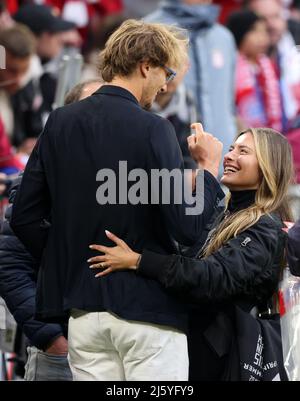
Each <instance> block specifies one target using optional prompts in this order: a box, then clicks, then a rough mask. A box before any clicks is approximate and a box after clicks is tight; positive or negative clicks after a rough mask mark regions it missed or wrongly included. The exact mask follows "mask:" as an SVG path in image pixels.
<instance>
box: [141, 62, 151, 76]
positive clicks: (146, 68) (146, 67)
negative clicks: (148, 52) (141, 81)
mask: <svg viewBox="0 0 300 401" xmlns="http://www.w3.org/2000/svg"><path fill="white" fill-rule="evenodd" d="M149 72H150V64H149V63H148V62H146V61H143V62H141V63H140V73H141V75H142V77H143V78H148V75H149Z"/></svg>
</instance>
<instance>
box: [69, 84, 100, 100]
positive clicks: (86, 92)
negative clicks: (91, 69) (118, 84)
mask: <svg viewBox="0 0 300 401" xmlns="http://www.w3.org/2000/svg"><path fill="white" fill-rule="evenodd" d="M102 85H103V81H101V80H100V79H90V80H89V81H85V82H81V83H79V84H78V85H76V86H74V88H72V89H71V90H70V92H68V93H67V96H66V97H65V105H67V104H71V103H74V102H77V101H78V100H82V99H85V98H86V97H88V96H90V95H92V94H93V93H94V92H96V91H97V90H98V89H99V88H101V86H102Z"/></svg>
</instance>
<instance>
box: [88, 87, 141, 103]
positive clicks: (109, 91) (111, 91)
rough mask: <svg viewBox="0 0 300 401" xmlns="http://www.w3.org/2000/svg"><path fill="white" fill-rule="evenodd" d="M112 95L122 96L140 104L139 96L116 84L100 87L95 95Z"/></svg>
mask: <svg viewBox="0 0 300 401" xmlns="http://www.w3.org/2000/svg"><path fill="white" fill-rule="evenodd" d="M97 94H101V95H110V96H120V97H123V98H125V99H127V100H130V101H131V102H134V103H136V104H138V105H139V102H138V100H137V98H136V97H135V96H134V95H133V94H132V93H130V92H129V91H128V90H127V89H124V88H121V87H120V86H115V85H103V86H102V87H101V88H100V89H98V90H97V91H96V92H95V93H94V95H97Z"/></svg>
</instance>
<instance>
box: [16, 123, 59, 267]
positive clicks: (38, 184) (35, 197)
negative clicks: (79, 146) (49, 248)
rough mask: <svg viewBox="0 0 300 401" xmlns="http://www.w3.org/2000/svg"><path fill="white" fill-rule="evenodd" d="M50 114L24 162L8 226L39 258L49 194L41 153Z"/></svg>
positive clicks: (46, 140) (45, 145)
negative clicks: (24, 166)
mask: <svg viewBox="0 0 300 401" xmlns="http://www.w3.org/2000/svg"><path fill="white" fill-rule="evenodd" d="M51 125H52V117H51V116H50V117H49V119H48V121H47V124H46V126H45V129H44V131H43V132H42V134H41V135H40V137H39V139H38V141H37V144H36V146H35V148H34V149H33V151H32V154H31V156H30V158H29V160H28V163H27V165H26V168H25V171H24V175H23V179H22V182H21V185H20V186H19V189H18V191H17V193H16V196H15V201H14V204H13V210H12V216H11V222H10V224H11V228H12V229H13V231H14V232H15V234H16V236H17V237H18V238H19V239H20V240H21V242H22V243H23V244H24V245H25V247H26V248H27V250H28V251H29V252H30V253H31V254H32V255H33V256H34V257H35V258H36V259H37V260H40V258H41V255H42V252H43V249H44V247H45V244H46V240H47V229H46V228H47V225H46V224H45V219H47V218H48V217H49V214H50V206H51V204H50V194H49V188H48V185H47V179H46V175H45V171H44V164H43V159H44V154H45V153H46V152H49V151H50V149H49V131H50V130H51Z"/></svg>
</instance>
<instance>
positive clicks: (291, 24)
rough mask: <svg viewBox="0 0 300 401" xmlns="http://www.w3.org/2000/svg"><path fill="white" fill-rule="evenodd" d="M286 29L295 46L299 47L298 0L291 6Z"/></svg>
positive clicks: (299, 0) (299, 22)
mask: <svg viewBox="0 0 300 401" xmlns="http://www.w3.org/2000/svg"><path fill="white" fill-rule="evenodd" d="M288 28H289V30H290V32H291V34H292V35H293V38H294V41H295V43H296V45H300V0H294V1H293V2H292V4H291V9H290V18H289V20H288Z"/></svg>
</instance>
